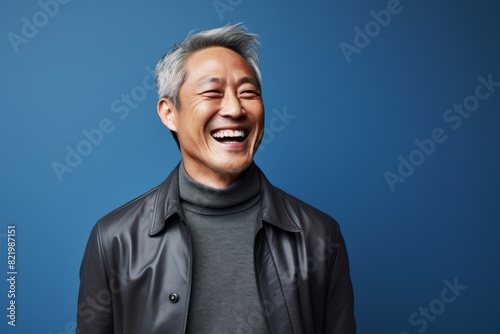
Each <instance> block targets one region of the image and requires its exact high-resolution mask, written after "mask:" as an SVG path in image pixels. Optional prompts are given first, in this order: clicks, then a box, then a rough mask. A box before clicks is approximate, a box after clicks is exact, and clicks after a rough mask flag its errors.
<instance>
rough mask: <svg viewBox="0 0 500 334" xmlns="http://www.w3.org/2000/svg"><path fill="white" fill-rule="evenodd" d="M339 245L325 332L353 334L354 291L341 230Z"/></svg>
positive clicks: (331, 280) (327, 303)
mask: <svg viewBox="0 0 500 334" xmlns="http://www.w3.org/2000/svg"><path fill="white" fill-rule="evenodd" d="M337 246H338V248H337V252H336V258H335V261H334V263H333V266H332V272H331V275H330V283H329V286H328V290H327V296H326V303H325V314H324V327H323V333H325V334H326V333H328V334H353V333H356V322H355V319H354V293H353V289H352V283H351V276H350V273H349V260H348V257H347V250H346V246H345V243H344V238H343V237H342V234H341V232H340V230H338V240H337Z"/></svg>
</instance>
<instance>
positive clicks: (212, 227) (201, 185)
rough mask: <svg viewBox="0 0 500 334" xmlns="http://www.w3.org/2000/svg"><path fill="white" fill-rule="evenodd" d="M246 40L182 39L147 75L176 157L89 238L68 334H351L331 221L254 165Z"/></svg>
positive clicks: (227, 34) (255, 81)
mask: <svg viewBox="0 0 500 334" xmlns="http://www.w3.org/2000/svg"><path fill="white" fill-rule="evenodd" d="M257 46H258V40H257V35H255V34H252V33H249V32H248V31H247V30H246V29H245V28H244V27H243V26H242V25H240V24H237V25H232V26H225V27H222V28H218V29H213V30H208V31H202V32H199V33H196V34H191V35H189V36H188V37H187V38H186V39H185V40H184V41H183V42H182V43H180V44H178V45H176V46H174V47H173V48H172V49H171V50H170V51H169V52H168V53H167V54H166V55H165V56H164V57H163V58H162V59H161V60H160V61H159V63H158V65H157V67H156V83H157V88H158V94H159V101H158V108H157V109H158V114H159V116H160V118H161V120H162V122H163V124H165V126H166V127H167V128H168V129H170V131H171V132H172V134H173V136H174V138H175V140H176V142H177V145H178V147H179V149H180V151H181V154H182V160H181V162H180V163H179V165H178V166H177V167H176V168H175V169H174V170H173V171H172V172H171V174H170V175H169V176H168V178H167V179H166V180H165V181H164V182H163V183H162V184H160V185H159V186H158V187H156V188H154V189H152V190H150V191H149V192H147V193H146V194H144V195H142V196H140V197H138V198H136V199H134V200H133V201H131V202H129V203H127V204H125V205H124V206H122V207H120V208H118V209H116V210H115V211H113V212H111V213H109V214H108V215H106V216H105V217H104V218H102V219H101V220H99V221H98V222H97V224H96V225H95V226H94V228H93V230H92V232H91V235H90V238H89V241H88V244H87V248H86V251H85V255H84V258H83V261H82V265H81V271H80V292H79V304H78V329H77V333H84V334H101V333H123V334H142V333H148V334H156V333H158V334H160V333H163V334H164V333H217V334H220V333H274V334H276V333H283V334H290V333H306V334H308V333H328V334H332V333H339V334H350V333H355V321H354V312H353V307H354V306H353V304H354V301H353V299H354V298H353V291H352V285H351V279H350V274H349V264H348V258H347V252H346V247H345V244H344V240H343V238H342V235H341V233H340V230H339V226H338V224H337V222H336V221H335V220H334V219H333V218H331V217H329V216H328V215H326V214H325V213H322V212H320V211H318V210H317V209H314V208H313V207H311V206H309V205H307V204H305V203H304V202H301V201H300V200H298V199H296V198H294V197H292V196H291V195H289V194H287V193H285V192H283V191H282V190H280V189H278V188H276V187H274V186H273V185H271V184H270V183H269V181H268V180H267V179H266V177H265V176H264V174H263V173H262V171H261V170H260V169H259V168H258V167H257V166H256V165H255V163H254V162H253V157H254V155H255V153H256V151H257V148H258V147H259V144H260V142H261V140H262V136H263V132H264V105H263V101H262V97H261V76H260V70H259V67H258V56H257Z"/></svg>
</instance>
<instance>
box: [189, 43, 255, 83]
mask: <svg viewBox="0 0 500 334" xmlns="http://www.w3.org/2000/svg"><path fill="white" fill-rule="evenodd" d="M185 68H186V72H187V75H188V78H191V79H194V80H201V79H203V78H204V77H207V76H212V75H213V76H220V75H227V74H229V73H232V74H234V75H245V76H251V77H254V78H255V73H254V71H253V69H252V67H251V66H250V65H249V64H248V62H247V61H246V60H245V58H243V57H242V56H241V55H240V54H238V53H237V52H235V51H233V50H231V49H228V48H224V47H220V46H213V47H208V48H205V49H202V50H198V51H196V52H194V53H193V54H191V55H190V56H189V58H188V59H187V62H186V67H185Z"/></svg>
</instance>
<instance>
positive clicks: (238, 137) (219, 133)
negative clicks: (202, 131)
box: [212, 130, 248, 143]
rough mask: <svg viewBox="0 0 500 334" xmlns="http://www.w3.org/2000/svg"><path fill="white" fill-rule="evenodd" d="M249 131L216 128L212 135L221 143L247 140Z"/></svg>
mask: <svg viewBox="0 0 500 334" xmlns="http://www.w3.org/2000/svg"><path fill="white" fill-rule="evenodd" d="M247 136H248V133H247V131H246V130H216V131H214V132H212V137H213V138H214V139H215V140H217V141H218V142H220V143H226V142H238V143H241V142H243V141H245V139H246V138H247Z"/></svg>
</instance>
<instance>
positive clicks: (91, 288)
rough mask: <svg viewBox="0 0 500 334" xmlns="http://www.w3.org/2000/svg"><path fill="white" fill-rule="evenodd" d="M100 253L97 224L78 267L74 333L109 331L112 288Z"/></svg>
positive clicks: (111, 329)
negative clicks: (78, 282)
mask: <svg viewBox="0 0 500 334" xmlns="http://www.w3.org/2000/svg"><path fill="white" fill-rule="evenodd" d="M108 282H109V280H108V275H107V274H106V266H105V260H104V253H103V245H102V241H101V234H100V230H99V224H96V225H95V226H94V228H93V230H92V232H91V233H90V237H89V240H88V243H87V247H86V249H85V253H84V256H83V260H82V264H81V267H80V289H79V293H78V308H77V330H76V334H112V333H114V330H113V312H112V299H113V298H112V293H111V292H112V291H111V289H110V287H109V284H108Z"/></svg>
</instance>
